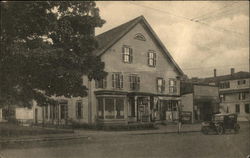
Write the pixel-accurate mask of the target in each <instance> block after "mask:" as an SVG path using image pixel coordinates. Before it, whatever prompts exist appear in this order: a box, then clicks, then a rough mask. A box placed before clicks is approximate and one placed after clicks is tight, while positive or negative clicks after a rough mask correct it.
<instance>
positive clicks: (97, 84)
mask: <svg viewBox="0 0 250 158" xmlns="http://www.w3.org/2000/svg"><path fill="white" fill-rule="evenodd" d="M95 88H107V77H105V78H103V79H101V80H95Z"/></svg>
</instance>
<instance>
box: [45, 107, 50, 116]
mask: <svg viewBox="0 0 250 158" xmlns="http://www.w3.org/2000/svg"><path fill="white" fill-rule="evenodd" d="M48 113H49V109H48V105H45V118H46V119H48V118H49V115H48Z"/></svg>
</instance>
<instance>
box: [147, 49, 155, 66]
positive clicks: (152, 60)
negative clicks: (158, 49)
mask: <svg viewBox="0 0 250 158" xmlns="http://www.w3.org/2000/svg"><path fill="white" fill-rule="evenodd" d="M148 65H149V66H152V67H155V65H156V53H155V52H154V51H152V50H150V51H149V52H148Z"/></svg>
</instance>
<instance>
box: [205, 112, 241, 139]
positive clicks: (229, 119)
mask: <svg viewBox="0 0 250 158" xmlns="http://www.w3.org/2000/svg"><path fill="white" fill-rule="evenodd" d="M239 129H240V125H239V124H238V123H237V114H234V113H230V114H228V113H227V114H215V115H213V116H212V120H211V121H205V122H202V126H201V131H202V133H204V134H208V133H209V132H212V131H213V132H216V133H217V134H219V135H221V134H224V133H225V132H226V131H229V130H230V131H231V130H234V132H235V133H238V132H239Z"/></svg>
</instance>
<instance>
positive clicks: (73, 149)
mask: <svg viewBox="0 0 250 158" xmlns="http://www.w3.org/2000/svg"><path fill="white" fill-rule="evenodd" d="M248 154H250V127H249V125H248V124H245V125H243V126H242V128H241V131H240V133H239V134H233V133H231V134H225V135H222V136H218V135H213V134H211V135H203V134H201V133H199V132H190V133H184V134H180V135H179V134H177V133H169V134H141V135H140V134H136V135H128V134H116V135H111V134H109V135H101V134H99V135H96V136H92V137H91V139H79V140H70V141H69V140H68V141H59V142H57V141H55V142H46V143H41V144H33V147H30V146H29V147H25V145H20V146H19V148H18V149H3V150H2V151H1V155H2V157H4V158H29V157H32V158H54V157H58V158H69V157H70V158H80V157H81V158H83V157H86V158H89V157H90V158H91V157H103V158H109V157H115V158H133V157H135V158H138V157H144V158H145V157H146V158H152V157H157V158H158V157H159V158H196V157H197V158H245V157H246V156H247V155H248Z"/></svg>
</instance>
